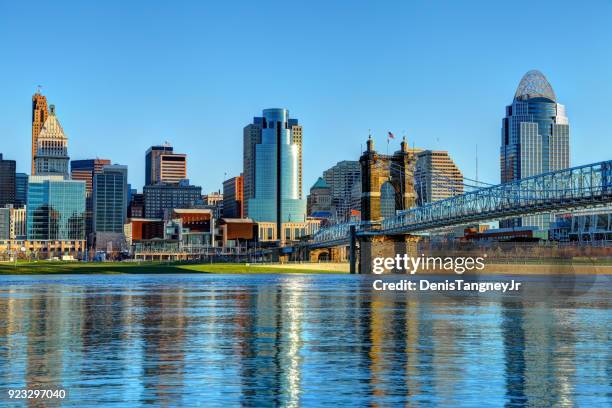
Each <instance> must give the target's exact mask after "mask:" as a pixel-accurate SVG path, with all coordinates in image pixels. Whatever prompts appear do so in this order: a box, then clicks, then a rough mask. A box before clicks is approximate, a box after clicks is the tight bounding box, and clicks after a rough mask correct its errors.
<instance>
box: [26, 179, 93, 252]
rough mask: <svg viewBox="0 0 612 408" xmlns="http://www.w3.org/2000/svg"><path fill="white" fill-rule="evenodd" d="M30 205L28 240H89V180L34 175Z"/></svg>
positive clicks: (29, 189)
mask: <svg viewBox="0 0 612 408" xmlns="http://www.w3.org/2000/svg"><path fill="white" fill-rule="evenodd" d="M26 208H27V238H28V240H30V241H48V240H52V241H83V240H85V182H83V181H77V180H65V179H64V178H63V177H62V176H32V177H30V180H29V183H28V203H27V207H26Z"/></svg>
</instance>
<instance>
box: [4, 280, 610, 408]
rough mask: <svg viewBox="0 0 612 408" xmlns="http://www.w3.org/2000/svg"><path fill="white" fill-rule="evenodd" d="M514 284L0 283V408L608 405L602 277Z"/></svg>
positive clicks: (606, 292) (606, 290)
mask: <svg viewBox="0 0 612 408" xmlns="http://www.w3.org/2000/svg"><path fill="white" fill-rule="evenodd" d="M431 279H436V278H431ZM437 279H439V278H437ZM582 280H584V282H583V281H582ZM521 281H522V282H524V286H525V287H526V288H528V289H530V290H526V291H525V292H520V293H518V294H513V295H507V296H502V295H499V294H485V295H465V294H464V295H458V296H449V295H441V294H435V293H429V294H426V293H423V294H418V295H407V294H406V293H398V294H389V293H387V294H381V293H375V292H374V291H373V290H372V285H371V283H372V281H371V278H368V277H360V276H342V275H114V276H113V275H97V276H96V275H93V276H76V275H75V276H52V277H51V276H50V277H40V276H29V277H24V276H12V277H7V276H0V282H1V286H0V318H1V320H0V392H2V395H0V406H2V405H8V404H16V406H19V405H18V404H17V403H15V402H14V401H13V402H11V401H9V400H8V399H7V396H6V390H7V389H9V388H26V387H27V388H50V387H60V388H64V389H66V390H67V392H68V394H69V396H68V398H67V399H66V400H64V401H62V402H61V405H62V406H79V407H81V406H117V407H131V406H142V405H147V404H156V405H161V406H207V407H208V406H226V407H231V406H240V405H242V406H257V407H266V406H318V405H322V406H381V407H382V406H419V405H444V406H504V405H506V406H546V407H548V406H585V407H594V406H610V404H611V403H612V386H611V378H612V363H611V354H610V346H611V343H610V323H611V322H612V320H611V314H610V308H609V307H610V294H611V289H610V288H611V286H610V280H609V279H607V278H605V277H599V278H573V280H572V281H571V282H570V283H567V282H564V281H551V279H550V278H538V277H530V278H524V279H521ZM562 285H569V286H571V288H570V289H572V290H573V292H572V290H570V291H566V292H563V291H561V292H559V291H556V290H555V291H551V290H550V288H551V287H552V286H555V288H558V287H559V286H562ZM576 288H579V289H580V288H582V290H578V291H576V290H574V289H576ZM530 291H531V292H533V293H529V292H530ZM570 292H572V293H570ZM568 293H569V294H568ZM485 401H486V404H485V403H484V402H485ZM31 404H32V406H35V402H31ZM58 404H59V403H58V402H57V401H52V402H50V403H49V405H58Z"/></svg>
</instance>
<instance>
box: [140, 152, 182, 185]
mask: <svg viewBox="0 0 612 408" xmlns="http://www.w3.org/2000/svg"><path fill="white" fill-rule="evenodd" d="M186 178H187V155H186V154H180V153H174V148H173V147H172V146H170V145H168V144H165V145H162V146H151V147H150V148H149V149H147V153H146V155H145V185H147V186H148V185H152V184H157V183H167V184H178V183H179V182H180V181H181V180H184V179H186Z"/></svg>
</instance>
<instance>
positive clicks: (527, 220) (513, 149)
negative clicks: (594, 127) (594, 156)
mask: <svg viewBox="0 0 612 408" xmlns="http://www.w3.org/2000/svg"><path fill="white" fill-rule="evenodd" d="M500 160H501V161H500V164H501V181H502V183H506V182H510V181H512V180H519V179H523V178H526V177H530V176H534V175H537V174H540V173H546V172H549V171H555V170H560V169H564V168H568V167H569V166H570V159H569V121H568V119H567V116H566V114H565V106H563V105H561V104H559V103H557V97H556V95H555V92H554V91H553V89H552V86H551V85H550V83H549V82H548V80H547V79H546V77H545V76H544V75H543V74H542V73H541V72H539V71H536V70H532V71H529V72H527V73H526V74H525V75H524V76H523V78H522V79H521V82H520V83H519V86H518V88H517V90H516V92H515V94H514V100H513V101H512V104H511V105H509V106H507V107H506V117H505V118H504V119H503V121H502V131H501V151H500ZM551 221H552V219H551V216H550V214H542V215H535V216H528V217H523V218H516V219H510V220H505V221H502V222H500V226H502V227H512V226H536V227H539V228H544V229H547V228H548V227H549V223H550V222H551Z"/></svg>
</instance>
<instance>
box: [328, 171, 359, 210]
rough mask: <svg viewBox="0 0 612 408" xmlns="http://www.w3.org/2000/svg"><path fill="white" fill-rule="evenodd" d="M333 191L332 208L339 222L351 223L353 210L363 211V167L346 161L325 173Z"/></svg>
mask: <svg viewBox="0 0 612 408" xmlns="http://www.w3.org/2000/svg"><path fill="white" fill-rule="evenodd" d="M323 180H325V183H326V184H327V185H328V186H329V187H330V189H331V196H332V207H333V212H334V214H335V217H336V221H337V222H346V221H349V218H350V214H351V210H357V211H360V210H361V166H360V164H359V162H358V161H353V160H344V161H341V162H338V163H336V165H335V166H333V167H331V168H329V169H327V170H325V171H324V172H323Z"/></svg>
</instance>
